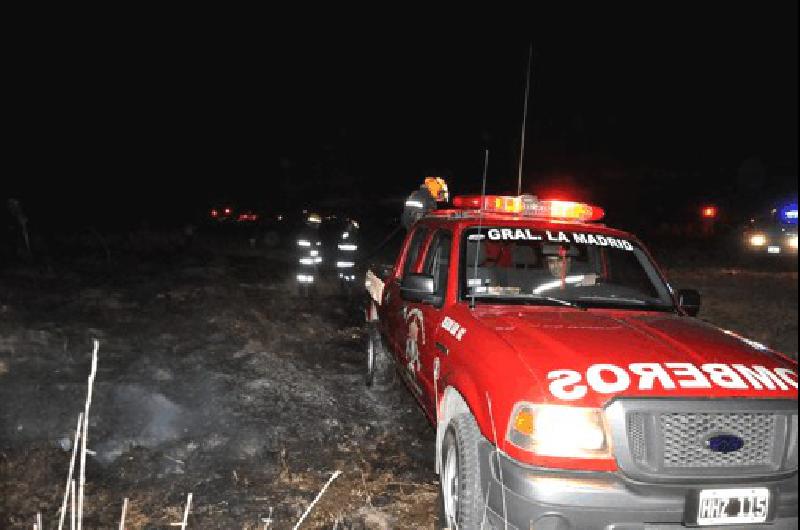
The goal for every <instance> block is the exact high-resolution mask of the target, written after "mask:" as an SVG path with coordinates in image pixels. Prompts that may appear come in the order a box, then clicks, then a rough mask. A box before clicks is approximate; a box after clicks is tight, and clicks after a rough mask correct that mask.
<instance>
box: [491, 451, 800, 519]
mask: <svg viewBox="0 0 800 530" xmlns="http://www.w3.org/2000/svg"><path fill="white" fill-rule="evenodd" d="M479 454H480V462H481V485H482V488H483V493H484V495H487V492H488V495H487V499H488V506H487V520H488V521H489V522H491V523H492V524H493V525H494V526H495V528H498V529H504V528H505V524H504V519H503V513H506V514H507V522H508V528H510V529H517V530H529V529H534V530H595V529H596V530H670V529H672V530H676V529H679V528H687V527H686V526H684V525H683V521H684V519H685V517H684V512H685V509H686V502H687V499H689V498H690V497H691V495H692V494H693V492H696V491H697V490H698V489H699V487H698V485H674V484H670V485H660V484H643V483H639V482H633V481H630V480H627V479H626V478H624V477H623V476H621V475H619V474H617V473H596V472H574V471H563V470H549V469H542V468H535V467H532V466H527V465H523V464H520V463H519V462H516V461H514V460H511V459H509V458H507V457H504V456H500V458H499V462H500V463H499V465H498V456H497V452H496V451H495V448H494V446H493V445H492V444H490V443H489V442H488V441H486V440H481V443H480V449H479ZM501 472H502V477H503V480H502V484H503V485H504V488H503V487H501V481H500V479H499V477H500V474H501ZM738 486H739V485H738V484H733V483H727V484H704V485H703V486H702V487H703V488H731V487H738ZM741 486H758V487H769V488H771V489H772V490H773V492H774V494H775V497H774V498H773V507H774V508H773V509H774V518H773V519H772V520H771V522H770V524H767V525H749V526H746V527H745V528H747V529H752V530H756V529H762V528H763V529H772V530H784V529H794V528H797V521H798V519H797V475H796V474H795V475H794V476H792V477H789V478H786V479H783V480H776V481H772V482H767V483H758V484H742V485H741ZM503 491H504V492H505V495H503ZM504 497H505V510H504ZM708 528H730V529H733V528H737V527H736V526H724V527H708Z"/></svg>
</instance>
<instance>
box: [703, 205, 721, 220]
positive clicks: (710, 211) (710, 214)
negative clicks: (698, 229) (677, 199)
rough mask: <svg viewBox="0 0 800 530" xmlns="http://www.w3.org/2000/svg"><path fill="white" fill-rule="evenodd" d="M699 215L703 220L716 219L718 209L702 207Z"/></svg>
mask: <svg viewBox="0 0 800 530" xmlns="http://www.w3.org/2000/svg"><path fill="white" fill-rule="evenodd" d="M700 214H701V215H702V216H703V219H716V218H717V216H718V215H719V209H718V208H717V207H716V206H703V209H702V210H701V212H700Z"/></svg>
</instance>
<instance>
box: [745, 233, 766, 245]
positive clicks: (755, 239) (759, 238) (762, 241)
mask: <svg viewBox="0 0 800 530" xmlns="http://www.w3.org/2000/svg"><path fill="white" fill-rule="evenodd" d="M749 241H750V245H751V246H753V247H763V246H764V245H766V244H767V236H765V235H764V234H753V235H751V236H750V239H749Z"/></svg>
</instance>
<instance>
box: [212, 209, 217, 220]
mask: <svg viewBox="0 0 800 530" xmlns="http://www.w3.org/2000/svg"><path fill="white" fill-rule="evenodd" d="M211 217H213V218H214V219H216V218H217V217H219V212H218V211H217V209H216V208H214V209H213V210H211Z"/></svg>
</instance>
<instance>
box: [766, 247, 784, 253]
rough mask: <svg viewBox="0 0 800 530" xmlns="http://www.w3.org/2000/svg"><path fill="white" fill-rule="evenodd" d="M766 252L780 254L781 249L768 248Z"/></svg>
mask: <svg viewBox="0 0 800 530" xmlns="http://www.w3.org/2000/svg"><path fill="white" fill-rule="evenodd" d="M767 252H769V253H770V254H780V253H781V247H768V248H767Z"/></svg>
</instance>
